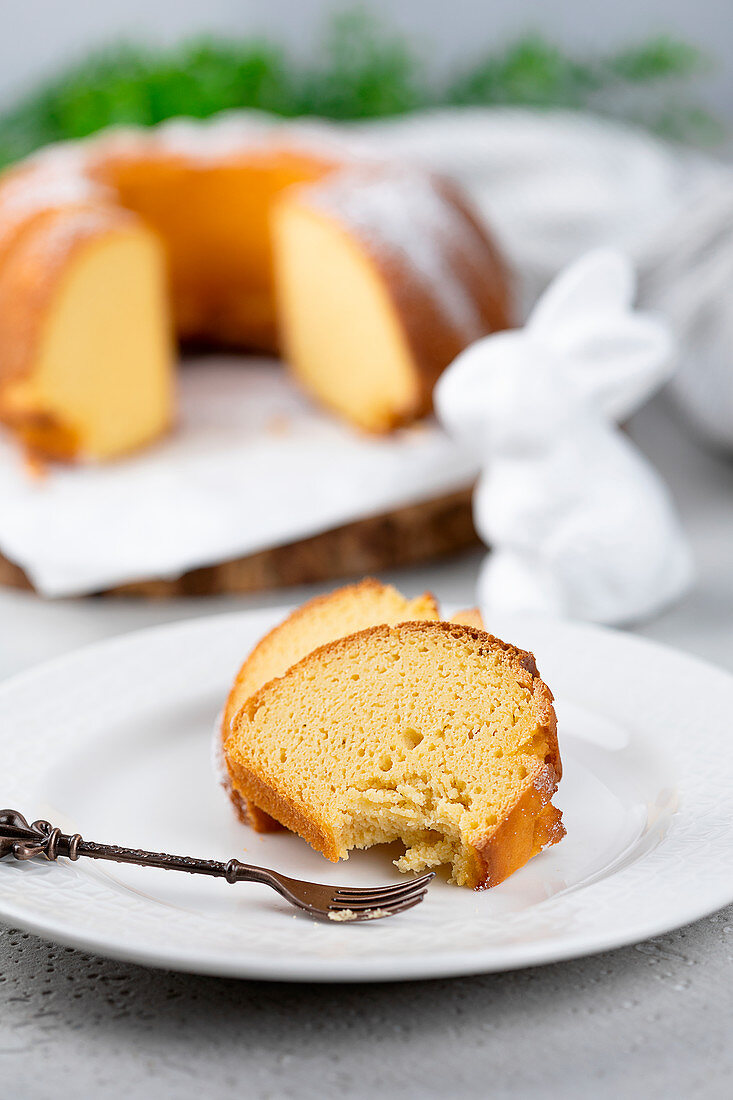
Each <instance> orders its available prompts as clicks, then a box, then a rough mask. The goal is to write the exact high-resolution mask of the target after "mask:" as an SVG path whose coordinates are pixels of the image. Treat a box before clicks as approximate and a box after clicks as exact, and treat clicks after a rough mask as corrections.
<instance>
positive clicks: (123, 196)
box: [0, 115, 509, 458]
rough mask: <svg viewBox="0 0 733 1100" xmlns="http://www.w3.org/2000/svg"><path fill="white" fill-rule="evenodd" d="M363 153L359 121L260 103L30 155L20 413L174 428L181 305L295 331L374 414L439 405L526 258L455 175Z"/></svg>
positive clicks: (14, 384)
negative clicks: (472, 206)
mask: <svg viewBox="0 0 733 1100" xmlns="http://www.w3.org/2000/svg"><path fill="white" fill-rule="evenodd" d="M354 163H355V158H354V156H353V153H352V152H351V151H350V149H349V148H347V145H346V143H345V142H343V141H338V140H336V139H331V140H328V141H326V140H325V139H324V136H323V135H322V134H321V135H319V136H318V137H317V138H314V137H308V136H304V135H303V134H301V133H297V134H296V133H288V131H287V130H286V129H285V128H284V127H279V126H275V125H270V124H266V123H263V122H262V120H261V119H260V118H259V116H256V117H250V116H246V115H245V116H243V117H242V118H238V117H235V118H230V119H227V120H226V124H223V123H218V122H212V123H205V124H193V123H191V124H186V125H182V124H181V123H180V122H179V123H175V124H168V125H166V126H162V127H159V128H153V129H150V130H125V131H113V132H112V133H110V134H102V135H100V136H95V137H92V138H90V139H87V140H86V141H83V142H79V143H68V144H61V145H58V146H53V147H51V148H49V149H48V150H46V151H44V152H41V153H40V154H36V155H34V156H33V157H32V158H29V159H28V160H27V161H26V162H24V163H22V164H20V165H18V166H16V167H14V168H12V169H11V170H9V171H8V172H7V173H5V174H4V175H3V176H2V177H1V178H0V284H1V286H2V295H1V296H0V329H1V330H2V331H1V334H2V341H1V342H0V419H1V420H3V421H5V423H6V424H7V425H9V426H10V428H11V429H13V430H14V431H15V432H16V433H17V434H18V435H19V437H20V438H21V440H23V441H24V442H26V443H31V444H32V446H33V447H34V448H35V449H36V450H37V451H38V452H40V453H45V454H46V455H48V456H49V457H52V458H64V457H85V456H88V457H92V458H112V457H114V456H116V455H119V454H124V453H126V452H128V451H130V450H133V449H134V448H136V447H139V446H142V445H143V444H144V443H146V442H148V441H149V440H151V439H153V438H155V437H156V436H157V435H160V434H161V433H162V432H163V431H164V430H165V429H166V428H167V426H168V425H169V424H170V423H171V421H172V419H173V401H172V396H171V388H170V384H169V383H170V371H171V350H170V346H169V336H168V333H169V315H170V316H171V317H172V324H173V329H174V331H175V335H176V336H177V337H178V338H179V339H182V340H199V341H200V340H203V341H205V342H207V343H209V344H211V343H212V342H213V343H218V344H221V345H225V346H230V347H231V346H235V347H240V348H243V349H250V350H251V349H255V350H260V351H262V350H265V351H277V350H278V349H279V348H281V347H283V346H284V347H285V348H286V349H290V351H291V352H292V356H293V359H294V364H295V370H296V374H297V375H298V377H299V378H300V379H301V380H302V381H303V383H304V385H306V386H307V387H309V389H310V390H311V392H312V393H313V394H314V395H315V396H316V397H317V398H318V399H319V400H321V401H323V402H324V403H326V404H327V405H328V406H329V407H330V408H331V409H334V410H336V411H337V412H338V413H340V414H341V415H342V416H344V417H346V418H347V419H349V420H350V421H351V422H353V423H355V424H357V425H359V426H361V427H366V428H369V429H372V430H379V431H381V430H386V429H388V428H390V427H393V426H396V425H397V424H401V423H407V422H409V421H410V420H411V419H414V418H415V417H417V416H420V415H422V414H423V413H424V412H426V411H427V410H428V409H429V407H430V394H431V390H432V387H433V384H434V383H435V380H436V379H437V376H438V374H439V373H440V371H441V370H442V369H443V367H445V366H446V365H447V363H448V362H449V361H450V360H451V359H452V358H453V357H454V356H455V355H456V354H457V353H458V352H459V351H461V350H462V349H463V348H464V347H465V346H466V344H467V343H468V342H470V340H472V339H474V338H475V337H477V336H482V335H485V334H486V333H487V332H489V331H492V330H493V329H495V328H501V327H506V326H507V325H508V323H509V316H508V308H507V299H506V277H505V274H504V270H503V267H502V265H501V263H500V261H499V259H498V257H497V255H496V253H495V251H494V249H493V247H492V245H491V244H490V242H489V241H488V238H487V236H486V232H485V231H484V229H483V228H482V227H481V226H480V225H479V223H478V222H477V221H476V220H475V218H473V216H472V215H471V214H470V213H469V211H468V209H467V207H466V205H465V201H464V200H462V199H460V198H459V196H458V194H457V192H456V191H455V189H453V188H451V187H449V186H448V184H446V183H442V182H440V181H438V180H434V179H433V178H432V177H430V176H428V175H427V174H424V173H422V172H420V171H418V170H414V171H411V172H407V173H400V172H396V171H395V169H394V167H393V166H389V165H384V164H382V165H378V164H377V163H376V162H374V161H373V160H372V161H370V162H369V165H370V166H369V169H368V171H367V170H366V169H365V164H366V162H364V161H360V163H361V165H362V168H361V171H360V172H354V171H352V168H353V165H354ZM341 176H343V179H341ZM367 177H368V182H367ZM339 180H340V182H338V181H339ZM319 181H320V182H323V184H324V187H325V190H324V191H323V192H318V191H314V192H313V193H308V192H307V191H304V192H303V193H302V194H301V195H300V197H299V198H298V199H297V200H293V202H292V204H291V203H289V202H284V203H283V205H282V206H281V207H280V206H278V203H279V200H280V199H281V198H282V197H283V196H285V195H286V194H287V193H288V191H289V190H290V189H292V188H300V187H305V188H307V187H309V186H313V187H317V186H318V183H319ZM329 181H333V182H332V183H331V184H329ZM327 184H328V186H326V185H327ZM276 207H278V208H277V213H276V214H275V213H274V212H275V208H276ZM92 225H94V229H92ZM276 269H277V272H278V273H279V274H278V284H279V290H278V293H277V294H276V288H275V270H276ZM85 294H86V295H87V296H88V297H87V304H86V307H85V308H84V306H83V295H85ZM116 302H117V304H118V308H115V303H116ZM60 317H61V318H62V319H61V320H59V318H60Z"/></svg>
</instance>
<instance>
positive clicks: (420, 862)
mask: <svg viewBox="0 0 733 1100" xmlns="http://www.w3.org/2000/svg"><path fill="white" fill-rule="evenodd" d="M225 751H226V756H227V761H228V766H229V770H230V775H231V778H232V782H233V784H234V787H235V789H236V790H237V791H238V792H239V793H240V794H241V795H242V796H243V797H245V798H247V799H252V800H253V801H255V802H256V803H257V805H258V806H260V807H261V808H262V809H264V810H265V811H266V812H267V813H269V814H270V815H271V816H272V817H274V818H275V819H276V820H278V821H280V822H281V823H282V824H284V825H286V826H287V827H288V828H289V829H292V830H293V831H295V832H297V833H299V834H300V835H301V836H302V837H304V838H305V839H306V840H307V841H309V843H310V844H312V845H313V847H314V848H316V849H317V850H318V851H320V852H322V853H323V855H325V856H326V857H327V858H328V859H330V860H333V861H336V860H338V859H343V858H346V857H347V856H348V853H349V851H350V850H351V849H354V848H367V847H371V846H372V845H375V844H382V843H387V842H390V841H397V840H399V841H402V843H403V844H404V846H405V854H404V855H403V856H402V858H401V859H399V860H398V861H397V866H398V867H399V868H400V869H401V870H405V871H408V870H410V871H419V870H423V869H425V868H430V867H436V866H439V865H441V864H446V865H448V866H449V867H450V873H451V879H452V881H454V882H456V883H458V884H459V885H464V886H471V887H477V888H481V887H488V886H495V885H496V884H497V883H499V882H501V881H502V880H503V879H505V878H506V877H507V876H508V875H510V874H511V873H512V872H513V871H515V870H517V869H518V868H519V867H521V866H522V865H523V864H524V863H526V862H527V860H529V859H530V858H531V857H532V856H534V855H536V854H537V853H538V852H540V851H541V850H542V849H543V848H544V847H546V846H547V845H549V844H553V843H555V842H556V841H558V840H560V839H561V838H562V836H563V835H564V828H563V826H562V823H561V814H560V811H559V810H557V809H556V808H555V807H554V806H553V805H552V802H551V799H552V796H553V794H554V792H555V790H556V788H557V784H558V781H559V779H560V776H561V764H560V755H559V751H558V745H557V733H556V720H555V712H554V709H553V706H552V694H551V692H550V690H549V688H548V687H547V686H546V685H545V684H544V683H543V682H542V680H541V679H540V678H539V675H538V672H537V668H536V665H535V662H534V659H533V657H532V656H531V654H528V653H524V652H522V651H521V650H518V649H515V648H514V647H513V646H510V645H507V644H505V643H504V642H501V641H499V640H498V639H496V638H493V637H491V636H490V635H489V634H486V633H484V632H483V631H480V630H476V629H474V628H472V627H469V626H462V625H459V624H451V623H444V622H404V623H401V624H399V625H397V626H376V627H371V628H370V629H367V630H363V631H360V632H359V633H357V634H352V635H350V636H348V637H345V638H341V639H339V640H337V641H333V642H330V643H328V644H327V645H324V646H322V647H321V648H320V649H316V650H315V651H314V652H312V653H310V654H309V655H308V656H307V657H305V658H304V659H303V660H302V661H300V662H299V663H298V664H296V665H294V666H293V667H292V668H290V669H289V670H288V671H287V672H286V673H285V674H284V675H283V676H282V677H280V678H279V679H275V680H271V681H270V682H269V683H267V684H265V686H264V687H262V688H260V689H259V690H258V691H257V692H256V693H255V694H254V695H252V696H251V697H250V698H249V699H248V700H247V701H246V703H245V704H244V706H243V707H242V708H241V709H240V710H239V711H238V713H237V714H236V716H235V718H234V721H233V726H232V733H231V735H230V737H229V738H228V739H227V742H226V746H225Z"/></svg>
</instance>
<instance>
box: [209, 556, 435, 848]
mask: <svg viewBox="0 0 733 1100" xmlns="http://www.w3.org/2000/svg"><path fill="white" fill-rule="evenodd" d="M438 618H439V614H438V606H437V604H436V602H435V599H434V598H433V596H431V594H430V593H429V592H425V593H423V595H422V596H417V597H416V598H415V599H413V600H408V599H405V597H404V596H402V595H401V593H399V592H398V591H397V589H396V588H393V587H392V586H391V585H388V584H381V583H380V582H379V581H377V580H374V579H372V578H371V577H368V578H366V579H365V580H363V581H360V582H359V583H358V584H350V585H346V586H344V587H343V588H338V589H336V591H334V592H331V593H329V594H328V595H326V596H316V597H315V599H312V600H309V601H308V602H307V603H305V604H303V605H302V606H301V607H299V608H297V609H296V610H295V611H293V612H292V614H290V615H288V617H287V618H286V619H285V620H284V621H283V622H282V623H280V624H279V625H278V626H276V627H274V629H273V630H271V631H270V632H269V633H268V634H266V635H265V637H264V638H262V639H261V641H260V642H258V644H257V645H256V646H255V648H254V649H253V650H252V652H251V653H250V655H249V656H248V657H247V659H246V660H245V662H244V664H243V665H242V667H241V668H240V670H239V672H238V673H237V676H236V678H235V680H234V683H233V685H232V688H231V691H230V692H229V696H228V698H227V702H226V706H225V708H224V715H223V719H222V726H221V738H222V744H223V742H224V741H226V739H227V737H228V736H229V734H230V733H231V727H232V721H233V719H234V717H235V715H236V713H237V711H238V710H239V709H240V707H242V705H243V704H244V703H245V702H246V701H247V699H249V697H250V696H251V695H254V693H255V692H256V691H257V690H258V689H259V688H261V687H262V686H263V685H264V684H266V683H267V682H268V681H269V680H274V679H275V678H276V677H278V676H282V675H283V673H285V672H287V670H288V669H289V668H290V667H291V666H292V665H294V664H297V662H298V661H300V660H301V659H302V658H303V657H305V656H306V655H307V654H308V653H311V652H312V651H313V650H314V649H318V647H319V646H322V645H325V644H326V643H327V642H331V641H333V640H334V639H335V638H342V637H344V635H346V634H354V633H356V632H357V631H359V630H364V629H365V628H366V627H369V626H375V625H377V624H379V623H398V622H402V621H404V620H405V619H438ZM222 778H223V779H224V785H225V787H226V788H227V789H228V790H229V792H230V794H231V797H232V801H233V803H234V806H235V808H236V809H237V811H238V813H239V815H240V817H241V818H242V820H244V821H246V822H247V824H249V825H251V826H252V827H253V828H254V829H257V831H258V832H270V831H273V830H275V829H279V828H280V827H281V826H280V824H279V822H278V821H276V820H274V819H273V818H271V817H270V816H269V815H268V814H266V813H264V811H262V810H261V809H259V807H258V806H257V805H256V802H255V801H253V800H252V799H248V798H246V797H245V796H242V795H241V794H240V793H238V792H237V791H235V790H234V789H233V788H232V786H231V783H230V782H229V779H228V773H227V771H226V769H223V770H222Z"/></svg>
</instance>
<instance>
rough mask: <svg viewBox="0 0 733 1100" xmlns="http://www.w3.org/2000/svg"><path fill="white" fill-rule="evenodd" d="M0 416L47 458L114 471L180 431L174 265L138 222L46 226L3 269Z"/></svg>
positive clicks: (52, 221) (103, 216) (40, 222)
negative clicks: (107, 463)
mask: <svg viewBox="0 0 733 1100" xmlns="http://www.w3.org/2000/svg"><path fill="white" fill-rule="evenodd" d="M0 349H1V350H0V416H1V417H2V419H4V420H5V421H6V422H7V423H8V424H9V425H11V427H13V429H14V430H15V432H16V433H17V435H18V436H19V437H20V438H21V439H22V440H23V441H24V443H25V444H26V446H27V447H28V448H29V449H31V450H32V451H35V452H37V453H40V454H42V455H44V456H48V457H52V458H58V459H67V458H72V457H75V456H83V457H85V458H91V459H109V458H115V457H117V456H118V455H123V454H126V453H128V452H130V451H134V450H136V449H137V448H138V447H141V446H143V445H144V444H146V443H149V442H150V441H151V440H153V439H155V438H156V437H158V436H159V435H161V434H162V433H163V432H164V431H165V430H166V429H167V428H168V427H169V426H170V423H171V410H172V404H173V398H172V390H173V363H172V358H173V352H172V330H171V328H170V325H169V321H168V308H167V288H166V270H165V258H164V255H163V251H162V248H161V246H160V243H159V241H158V240H157V238H156V237H155V235H154V234H153V233H151V232H150V230H149V229H148V228H147V227H146V226H145V225H143V224H142V223H141V222H140V221H138V220H137V219H136V218H135V217H134V216H133V215H130V214H128V213H126V212H125V211H119V210H114V209H106V208H104V207H100V208H99V209H93V208H86V209H84V208H77V209H74V210H65V211H58V210H53V211H49V212H47V213H45V214H44V215H39V216H37V217H36V219H35V220H34V222H33V224H32V225H31V226H30V227H29V228H28V231H27V232H26V233H25V234H24V235H23V236H22V239H20V240H19V241H18V243H17V245H16V247H15V248H13V250H12V252H11V254H10V256H9V257H7V258H6V261H5V263H4V264H3V266H2V268H1V269H0Z"/></svg>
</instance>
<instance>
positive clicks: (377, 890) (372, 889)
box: [335, 871, 435, 900]
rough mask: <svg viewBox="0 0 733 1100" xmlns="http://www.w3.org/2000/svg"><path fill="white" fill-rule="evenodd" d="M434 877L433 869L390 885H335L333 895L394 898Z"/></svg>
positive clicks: (360, 897)
mask: <svg viewBox="0 0 733 1100" xmlns="http://www.w3.org/2000/svg"><path fill="white" fill-rule="evenodd" d="M434 878H435V871H430V872H429V873H428V874H426V875H421V876H420V877H419V878H413V879H409V881H407V882H395V883H392V884H391V885H390V886H363V887H358V886H337V887H336V888H335V896H336V897H338V898H354V899H357V898H358V899H362V898H363V899H365V900H366V899H368V898H394V897H396V896H397V895H398V894H403V893H405V892H406V891H410V890H414V889H417V888H419V887H421V886H427V884H428V883H429V882H432V880H433V879H434Z"/></svg>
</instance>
